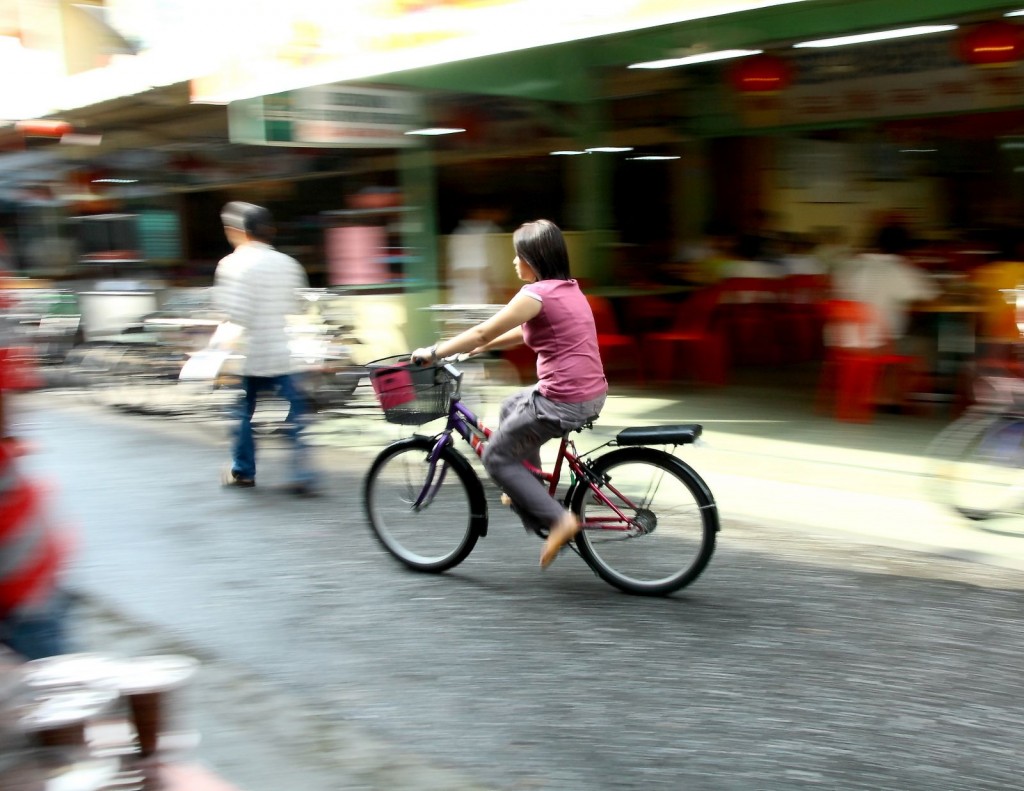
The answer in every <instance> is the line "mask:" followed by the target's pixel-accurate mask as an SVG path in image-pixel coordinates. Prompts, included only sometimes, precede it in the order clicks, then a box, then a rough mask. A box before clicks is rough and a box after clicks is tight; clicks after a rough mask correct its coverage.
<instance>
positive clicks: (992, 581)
mask: <svg viewBox="0 0 1024 791" xmlns="http://www.w3.org/2000/svg"><path fill="white" fill-rule="evenodd" d="M23 424H24V426H25V428H26V431H27V432H28V433H29V434H30V435H31V436H32V437H34V438H35V439H36V440H38V441H39V443H40V445H41V452H40V453H39V454H37V456H36V457H35V458H34V460H33V463H34V464H36V465H38V467H39V468H40V469H41V470H45V471H46V473H48V474H49V475H50V476H51V477H53V478H54V479H55V482H56V484H57V485H58V486H59V492H60V504H61V510H62V511H63V512H64V513H65V514H66V515H67V516H68V517H69V518H72V519H73V520H74V521H76V522H77V523H78V525H79V526H80V530H81V535H82V542H83V543H82V546H81V548H80V552H79V556H78V562H77V565H76V567H75V569H74V571H73V574H72V582H73V585H74V587H75V588H76V589H77V590H79V591H81V592H83V593H85V594H88V597H89V598H88V599H87V601H88V606H87V607H86V608H85V609H84V610H83V611H82V612H83V616H84V615H88V619H87V620H83V627H82V636H83V639H84V640H85V641H87V642H88V643H89V645H90V646H95V645H104V646H113V645H129V646H136V647H138V648H140V649H147V650H152V649H153V648H154V647H157V646H159V647H161V648H163V647H167V646H170V647H181V648H183V650H190V651H193V652H195V653H197V654H199V655H200V656H202V657H203V658H204V660H206V662H207V666H208V670H207V671H206V675H205V676H204V680H203V681H202V686H201V688H200V690H199V692H200V693H201V694H199V695H198V698H199V699H198V700H197V701H196V708H197V709H198V710H199V711H200V713H201V716H200V720H201V721H202V722H204V723H206V725H204V731H206V732H207V741H206V743H205V744H204V746H203V747H202V748H201V749H200V755H201V757H203V758H205V759H206V760H208V761H210V762H211V763H213V764H214V765H215V766H216V768H218V769H220V770H221V771H222V772H224V773H225V774H226V775H227V776H228V777H229V778H230V779H232V780H234V781H235V782H237V783H240V784H241V785H243V786H244V787H245V788H247V789H249V791H279V789H281V788H286V787H289V788H297V789H298V788H301V789H304V791H305V790H306V789H309V790H310V791H319V789H324V790H325V791H326V790H327V789H358V788H375V789H376V788H380V789H389V790H390V789H427V788H438V789H441V788H445V789H470V788H478V789H494V790H495V791H512V790H513V789H529V790H530V791H535V790H539V789H544V790H545V791H547V790H550V791H575V790H576V789H580V790H581V791H582V789H588V791H589V790H593V789H598V790H603V789H609V791H611V790H612V789H614V790H615V791H618V790H619V789H622V790H623V791H626V790H631V789H637V790H638V791H639V790H640V789H643V790H644V791H649V790H651V789H662V788H664V789H672V790H673V791H676V790H677V789H682V788H685V789H687V791H702V790H703V789H709V791H718V790H719V789H722V790H725V789H729V790H731V789H736V790H737V791H749V790H750V789H798V788H829V789H865V790H867V789H870V790H871V791H880V790H882V789H892V790H893V791H904V790H905V789H935V790H936V791H953V790H954V789H971V790H972V791H976V790H977V789H1015V788H1018V789H1019V788H1024V781H1022V780H1021V778H1022V777H1024V771H1022V770H1024V759H1022V758H1021V754H1020V750H1019V745H1020V736H1019V734H1020V732H1021V726H1022V724H1024V713H1022V711H1021V708H1020V705H1019V702H1020V700H1021V693H1022V691H1024V689H1022V687H1024V684H1022V681H1021V678H1022V674H1021V672H1020V657H1021V656H1022V655H1024V629H1022V628H1021V627H1022V625H1024V624H1022V621H1024V606H1022V605H1024V594H1022V591H1021V589H1022V584H1021V581H1022V578H1021V577H1020V574H1019V573H1018V572H1016V571H1013V570H1011V569H999V568H995V567H991V566H985V565H980V564H970V563H960V562H956V561H953V560H949V559H944V558H939V557H935V556H931V555H927V554H921V553H910V552H904V551H901V550H897V549H892V548H888V549H882V548H877V547H872V546H870V545H869V544H865V543H850V542H846V541H843V540H842V539H841V538H839V537H837V536H836V535H834V534H826V533H820V532H819V533H817V534H814V535H812V534H810V533H808V531H806V530H804V529H800V528H789V529H787V528H784V527H781V526H780V525H779V523H778V522H776V521H773V520H770V519H766V520H765V522H763V523H759V522H755V521H751V520H748V519H735V518H731V517H730V514H729V513H726V514H725V515H724V517H725V518H724V527H723V532H722V534H721V538H720V545H719V550H718V552H717V554H716V556H715V558H714V559H713V561H712V564H711V566H710V568H709V569H708V571H707V572H706V573H705V575H704V576H703V577H702V578H701V579H700V580H699V581H698V582H697V583H696V584H695V585H694V586H692V587H691V588H689V589H688V590H686V591H685V592H682V593H681V594H679V595H676V596H675V597H673V598H669V599H653V600H647V599H637V598H633V597H629V596H625V595H622V594H620V593H618V592H616V591H615V590H613V589H612V588H610V587H608V586H607V585H605V584H604V583H603V582H601V581H600V580H599V579H597V578H596V577H595V576H594V575H593V574H592V573H591V572H590V571H589V570H588V569H587V568H586V567H585V566H584V565H583V564H582V562H581V561H579V560H578V559H576V558H573V557H563V558H561V559H559V561H558V562H557V563H556V564H555V565H554V566H552V568H551V569H549V570H548V571H547V572H544V573H541V572H539V571H538V570H537V568H536V561H537V553H538V551H539V546H540V545H539V543H538V542H537V541H536V540H531V539H530V538H529V537H527V536H526V535H525V534H524V533H523V531H522V530H521V529H520V528H519V527H517V526H516V525H515V524H514V523H513V521H512V519H511V517H510V516H509V515H508V514H507V513H506V512H504V511H500V510H498V508H497V507H496V506H495V507H494V508H493V510H492V514H493V520H492V531H491V536H489V537H488V539H487V540H486V541H484V542H482V543H481V544H480V545H478V547H477V549H476V550H475V552H474V554H473V555H472V556H471V557H470V558H469V560H467V561H466V562H465V563H464V564H463V565H462V566H461V567H460V568H459V569H457V570H456V571H455V572H453V573H450V574H447V575H445V576H443V577H428V576H420V575H415V574H411V573H408V572H406V571H405V570H403V569H402V568H401V567H399V566H398V565H396V564H394V563H393V562H391V561H390V560H389V558H387V557H386V556H384V555H383V554H382V552H381V550H380V549H379V548H378V547H377V546H376V544H375V543H374V542H373V540H372V539H371V537H370V535H369V533H368V531H367V529H366V527H365V525H364V522H363V516H362V513H361V507H360V504H359V485H360V481H361V474H362V472H363V470H364V469H365V464H366V458H367V456H366V451H365V450H364V449H362V446H363V445H365V442H364V438H363V435H361V434H360V433H359V431H358V430H357V427H355V426H353V427H352V428H350V429H348V430H347V432H348V433H346V434H344V435H343V439H342V441H341V442H340V443H337V444H340V445H342V446H347V447H341V448H338V447H335V448H323V449H322V450H321V461H322V462H323V463H324V465H325V466H326V467H327V468H328V469H329V478H330V483H331V487H330V493H329V495H328V496H326V497H323V498H319V499H314V500H297V499H291V498H288V497H287V496H285V495H282V494H278V493H275V492H273V491H271V490H269V488H264V489H257V490H255V491H247V492H243V491H237V492H223V491H221V490H220V489H219V488H218V486H217V477H218V475H217V474H218V471H219V469H220V467H221V465H222V462H223V459H224V455H225V451H224V448H223V439H222V437H221V436H220V434H219V432H218V431H214V430H210V429H209V427H208V426H202V425H200V426H197V425H194V424H189V423H186V422H183V421H168V420H161V419H157V418H144V417H140V416H128V415H118V414H114V413H111V412H108V411H99V410H96V409H94V408H92V407H88V406H85V405H82V404H78V403H76V402H74V401H73V400H71V399H69V398H67V397H62V396H60V395H46V396H42V397H40V398H39V399H37V400H36V402H35V403H34V405H33V407H32V409H31V411H30V412H28V413H26V414H24V416H23ZM368 433H369V434H372V431H370V432H368ZM264 462H265V463H264V465H263V467H262V468H261V483H263V482H265V483H268V484H269V483H271V482H272V481H273V480H274V479H275V478H279V477H280V474H281V469H280V464H281V459H280V457H279V455H278V453H277V452H276V451H274V450H273V449H268V450H267V451H266V453H265V455H264ZM495 499H496V498H495ZM764 507H765V509H767V511H768V512H769V513H768V515H770V510H771V503H765V505H764ZM119 641H120V642H119ZM290 773H291V774H290ZM288 776H291V777H292V780H291V781H282V777H288Z"/></svg>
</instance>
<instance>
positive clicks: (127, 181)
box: [92, 179, 139, 184]
mask: <svg viewBox="0 0 1024 791" xmlns="http://www.w3.org/2000/svg"><path fill="white" fill-rule="evenodd" d="M92 183H93V184H138V183H139V180H138V179H93V180H92Z"/></svg>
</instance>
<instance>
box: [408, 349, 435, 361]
mask: <svg viewBox="0 0 1024 791" xmlns="http://www.w3.org/2000/svg"><path fill="white" fill-rule="evenodd" d="M436 360H437V344H434V345H433V346H427V347H424V348H421V349H417V350H416V351H414V352H413V353H412V354H410V355H409V362H411V363H412V364H413V365H430V363H432V362H434V361H436Z"/></svg>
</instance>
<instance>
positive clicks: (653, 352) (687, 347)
mask: <svg viewBox="0 0 1024 791" xmlns="http://www.w3.org/2000/svg"><path fill="white" fill-rule="evenodd" d="M721 293H722V290H721V288H720V287H719V286H717V285H715V286H708V287H707V288H703V289H701V290H700V291H697V292H694V294H693V295H692V296H691V297H690V298H689V299H688V300H686V301H685V302H683V303H681V304H680V305H679V307H678V314H677V317H676V321H675V323H674V325H673V326H672V328H671V329H670V330H668V331H667V332H653V333H650V334H648V335H645V336H644V348H645V350H646V354H647V359H648V361H649V365H650V370H651V374H652V378H654V379H660V380H663V381H666V380H667V381H674V380H675V379H676V378H678V377H679V374H680V370H681V368H683V367H684V366H683V365H682V364H681V361H680V357H679V352H680V351H682V352H683V353H684V354H685V360H686V364H685V370H686V371H687V372H690V371H692V372H693V377H694V378H696V379H697V380H699V381H702V382H706V383H708V384H714V385H724V384H725V383H726V379H727V378H728V368H729V350H728V344H727V343H726V339H725V336H724V335H723V334H722V333H721V332H720V331H719V330H718V329H717V327H716V326H715V322H714V318H715V314H716V310H717V308H718V306H719V300H720V298H721Z"/></svg>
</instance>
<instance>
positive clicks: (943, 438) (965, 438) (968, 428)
mask: <svg viewBox="0 0 1024 791" xmlns="http://www.w3.org/2000/svg"><path fill="white" fill-rule="evenodd" d="M928 455H929V456H930V457H931V459H932V477H931V481H932V496H933V498H934V499H936V500H937V501H938V502H940V503H942V504H944V505H946V506H947V507H948V508H951V509H952V510H953V511H955V512H956V513H958V514H960V515H961V516H963V517H964V518H966V519H970V520H971V521H974V522H982V521H985V520H987V519H990V518H992V517H993V516H997V515H1003V514H1014V513H1020V512H1021V510H1022V507H1024V414H1019V413H1016V412H992V411H990V410H969V411H968V412H967V413H965V414H964V415H962V416H961V417H960V418H958V419H957V420H955V421H954V422H953V423H951V424H950V425H949V426H948V427H946V428H945V429H943V430H942V431H941V432H940V433H939V435H938V436H937V437H936V438H935V440H933V442H932V444H931V445H930V446H929V449H928Z"/></svg>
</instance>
